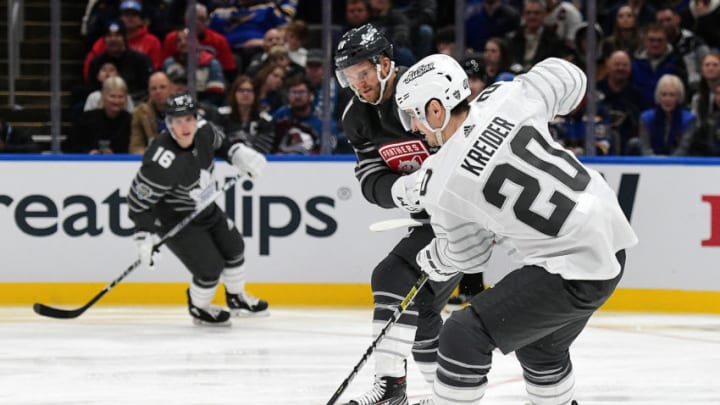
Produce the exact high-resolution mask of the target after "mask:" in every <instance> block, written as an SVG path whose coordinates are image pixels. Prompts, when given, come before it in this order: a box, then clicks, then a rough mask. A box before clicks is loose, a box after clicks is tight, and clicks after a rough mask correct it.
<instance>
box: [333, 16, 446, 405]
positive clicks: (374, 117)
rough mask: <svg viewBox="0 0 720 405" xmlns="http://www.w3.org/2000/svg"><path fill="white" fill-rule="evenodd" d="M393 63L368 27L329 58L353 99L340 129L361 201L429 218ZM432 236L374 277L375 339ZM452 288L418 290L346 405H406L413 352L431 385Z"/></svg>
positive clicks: (416, 238)
mask: <svg viewBox="0 0 720 405" xmlns="http://www.w3.org/2000/svg"><path fill="white" fill-rule="evenodd" d="M392 56H393V52H392V45H391V44H390V43H389V42H388V40H387V39H386V38H385V37H384V36H383V35H382V34H381V33H380V32H378V31H377V29H376V28H375V27H373V26H372V25H371V24H366V25H363V26H361V27H359V28H356V29H353V30H350V31H348V32H347V33H345V35H343V37H342V38H341V40H340V42H339V44H338V50H337V53H336V56H335V65H336V75H337V77H338V81H339V83H340V84H341V85H342V86H344V87H350V88H351V89H352V90H353V91H354V93H355V97H353V99H352V100H351V101H350V103H349V104H348V106H347V107H346V109H345V112H344V114H343V118H342V120H343V121H342V122H343V128H344V129H345V131H346V134H347V138H348V140H349V141H350V143H351V145H352V147H353V149H354V150H355V153H356V155H357V164H356V166H355V176H356V177H357V179H358V181H359V182H360V187H361V189H362V193H363V196H364V197H365V199H366V200H367V201H368V202H370V203H371V204H375V205H378V206H380V207H382V208H395V207H400V208H403V209H405V210H406V211H408V212H410V213H411V215H412V216H413V217H415V218H427V215H426V214H425V212H424V211H423V210H422V209H420V208H418V206H417V205H416V204H417V200H418V196H417V189H415V184H416V181H415V179H414V178H413V177H414V175H413V172H414V171H415V170H417V169H418V168H419V167H420V165H421V164H422V162H423V160H425V159H426V158H427V157H428V156H430V154H431V153H432V152H433V151H432V150H431V149H430V148H429V147H428V145H427V143H426V142H425V141H424V139H423V137H422V136H421V135H420V134H415V133H412V132H408V131H405V129H404V128H403V126H402V123H401V122H400V120H399V117H398V112H397V106H396V105H395V102H394V97H393V96H394V94H395V86H396V81H397V78H398V77H399V75H400V74H402V73H403V72H404V71H405V70H406V69H407V68H405V67H395V64H394V62H393V60H392ZM433 236H434V235H433V232H432V229H431V227H430V226H429V225H425V226H421V227H416V228H412V229H411V230H410V231H409V234H408V235H407V236H406V237H404V238H403V239H402V240H401V241H400V242H399V243H398V244H397V245H396V246H395V247H394V248H393V249H392V251H391V252H390V253H389V254H388V255H387V257H385V259H383V260H382V261H381V262H380V263H379V264H378V265H377V267H375V269H374V270H373V274H372V280H371V287H372V291H373V301H374V312H373V333H374V335H375V336H377V334H378V333H379V332H380V330H381V329H382V327H383V326H384V325H385V323H386V322H387V320H388V319H390V317H391V316H392V314H393V311H394V310H395V308H396V307H397V306H398V305H399V304H400V302H401V300H402V299H403V298H404V297H405V295H406V294H407V293H408V292H409V291H410V289H411V288H412V286H413V284H415V282H416V281H417V280H418V278H419V277H420V275H421V272H420V269H419V267H418V265H417V263H416V262H415V256H416V254H417V252H418V251H419V250H420V249H422V248H423V247H424V246H426V245H427V244H428V243H429V242H430V240H432V238H433ZM458 280H459V279H458V278H454V279H452V280H449V281H447V282H443V283H434V282H433V283H430V284H427V285H426V286H425V287H424V288H422V289H421V290H420V292H419V293H418V295H417V296H416V298H415V301H414V303H413V304H412V305H410V306H409V307H408V308H407V310H406V311H405V312H404V314H403V315H402V316H401V317H400V318H399V319H398V321H397V323H396V324H395V325H394V326H393V327H392V328H390V329H389V331H388V333H387V334H386V335H385V337H384V338H383V339H382V340H381V341H380V343H379V344H378V345H377V349H376V350H375V384H374V386H373V388H372V389H371V390H370V391H368V392H366V393H365V394H364V395H362V396H360V397H358V398H356V399H353V400H351V401H350V402H349V404H355V405H370V404H384V405H404V404H407V395H406V381H405V378H406V359H407V357H409V356H410V354H411V352H412V354H413V357H414V359H415V362H416V364H417V365H418V367H419V369H420V371H421V372H422V374H423V376H424V377H425V378H426V380H428V381H431V380H432V378H433V377H434V375H435V364H436V358H435V357H436V353H437V344H438V334H439V332H440V328H441V326H442V318H441V316H440V312H441V311H442V308H443V306H444V305H445V303H446V302H447V299H448V297H449V296H450V293H451V292H452V290H453V289H454V288H455V286H456V285H457V281H458Z"/></svg>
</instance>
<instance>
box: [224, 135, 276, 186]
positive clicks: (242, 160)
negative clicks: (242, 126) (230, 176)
mask: <svg viewBox="0 0 720 405" xmlns="http://www.w3.org/2000/svg"><path fill="white" fill-rule="evenodd" d="M228 153H229V155H230V161H231V162H232V164H233V165H234V166H235V167H237V168H238V170H240V172H241V173H247V174H248V175H249V176H250V177H252V178H257V177H259V176H260V175H261V174H262V171H263V169H265V166H267V160H265V156H263V154H262V153H260V152H257V151H256V150H255V149H253V148H250V147H248V146H245V145H244V144H242V143H236V144H235V145H233V146H232V147H231V148H230V151H229V152H228Z"/></svg>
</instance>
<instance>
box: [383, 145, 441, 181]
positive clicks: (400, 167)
mask: <svg viewBox="0 0 720 405" xmlns="http://www.w3.org/2000/svg"><path fill="white" fill-rule="evenodd" d="M378 152H380V157H382V158H383V160H384V161H385V163H386V164H387V165H388V167H389V168H390V169H391V170H392V171H394V172H395V173H399V174H406V173H412V172H414V171H415V170H417V169H419V168H420V166H422V162H423V161H425V159H427V157H428V156H430V152H429V151H428V149H427V147H426V146H425V144H424V143H423V142H422V141H421V140H419V139H413V140H408V141H400V142H392V143H387V144H385V145H382V146H381V147H380V148H378Z"/></svg>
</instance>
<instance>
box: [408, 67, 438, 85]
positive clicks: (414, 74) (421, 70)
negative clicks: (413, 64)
mask: <svg viewBox="0 0 720 405" xmlns="http://www.w3.org/2000/svg"><path fill="white" fill-rule="evenodd" d="M434 69H435V62H430V63H426V64H424V65H420V66H418V67H417V68H415V69H413V70H411V71H409V72H407V73H406V74H407V76H405V79H403V83H405V84H408V83H410V82H411V81H413V80H415V79H417V78H418V77H421V76H422V75H424V74H425V73H427V72H429V71H431V70H434Z"/></svg>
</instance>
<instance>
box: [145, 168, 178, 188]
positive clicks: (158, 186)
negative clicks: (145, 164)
mask: <svg viewBox="0 0 720 405" xmlns="http://www.w3.org/2000/svg"><path fill="white" fill-rule="evenodd" d="M137 178H138V179H139V180H140V181H142V182H143V183H145V184H147V185H148V186H150V187H152V188H153V189H156V190H170V189H171V188H172V186H163V185H160V184H157V183H153V182H152V181H151V180H150V179H148V178H147V177H145V176H144V175H143V174H142V171H140V172H138V176H137Z"/></svg>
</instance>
